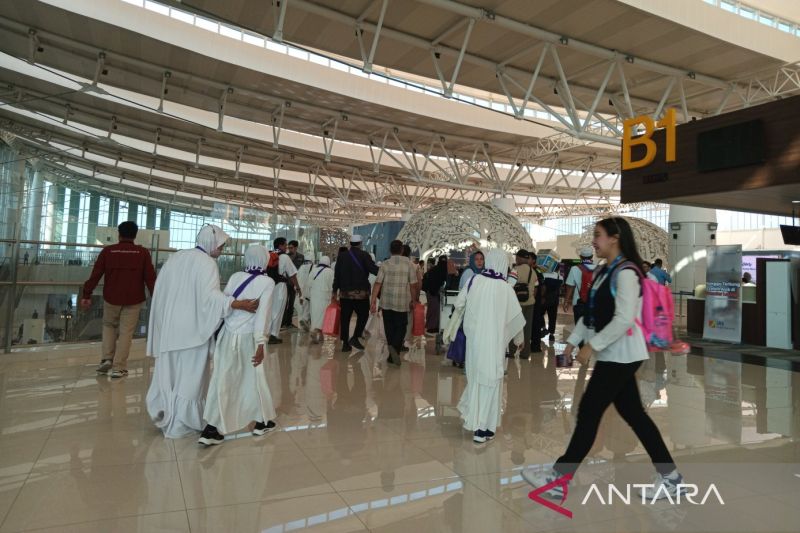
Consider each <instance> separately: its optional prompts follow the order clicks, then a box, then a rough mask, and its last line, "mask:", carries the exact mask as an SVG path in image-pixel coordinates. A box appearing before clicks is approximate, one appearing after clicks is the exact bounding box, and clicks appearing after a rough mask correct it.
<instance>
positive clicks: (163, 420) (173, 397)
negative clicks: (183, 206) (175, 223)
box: [147, 225, 233, 439]
mask: <svg viewBox="0 0 800 533" xmlns="http://www.w3.org/2000/svg"><path fill="white" fill-rule="evenodd" d="M227 239H228V236H227V235H226V234H225V233H224V232H223V231H222V229H221V228H219V227H217V226H210V225H209V226H204V227H203V228H202V229H201V230H200V233H199V234H198V236H197V244H198V247H199V248H194V249H192V250H182V251H180V252H177V253H176V254H175V255H173V256H172V257H170V258H169V260H167V262H166V263H165V264H164V266H163V267H162V269H161V272H160V273H159V274H158V278H157V279H156V286H155V290H154V291H153V300H152V303H151V309H150V322H149V326H148V335H147V355H149V356H150V357H153V358H155V365H154V369H153V379H152V381H151V382H150V388H149V389H148V391H147V412H148V414H149V415H150V418H152V419H153V422H154V423H155V425H156V426H157V427H158V428H159V429H161V431H163V432H164V436H165V437H167V438H173V439H177V438H181V437H185V436H187V435H191V434H193V433H194V432H196V431H200V430H202V429H203V407H204V405H205V396H206V390H207V387H208V377H209V372H208V371H209V353H210V350H211V349H212V341H213V338H212V337H213V335H214V331H216V329H217V327H219V324H220V321H221V320H222V319H223V318H225V317H226V316H227V315H228V314H229V313H230V311H231V303H233V298H232V297H230V296H228V295H226V294H223V292H222V291H221V290H220V288H219V268H218V267H217V262H216V260H215V259H213V258H212V257H210V256H209V253H210V252H212V251H213V250H215V249H216V248H218V247H220V246H222V244H224V243H225V241H226V240H227Z"/></svg>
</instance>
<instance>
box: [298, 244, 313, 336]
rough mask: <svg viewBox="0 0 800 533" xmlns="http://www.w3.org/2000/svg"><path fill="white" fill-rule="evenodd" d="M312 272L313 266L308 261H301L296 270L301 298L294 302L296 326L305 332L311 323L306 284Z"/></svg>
mask: <svg viewBox="0 0 800 533" xmlns="http://www.w3.org/2000/svg"><path fill="white" fill-rule="evenodd" d="M312 270H314V264H313V263H312V262H311V261H310V260H308V259H306V260H305V261H303V264H302V265H300V268H298V269H297V284H298V285H299V286H300V292H301V293H302V295H303V296H302V297H301V298H297V299H296V300H295V309H296V310H297V317H298V319H297V321H298V324H299V325H300V328H302V329H304V330H305V331H308V329H309V323H310V322H311V303H310V302H309V297H308V295H309V291H308V283H309V281H311V271H312Z"/></svg>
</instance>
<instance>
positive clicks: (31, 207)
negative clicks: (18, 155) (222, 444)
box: [25, 170, 44, 248]
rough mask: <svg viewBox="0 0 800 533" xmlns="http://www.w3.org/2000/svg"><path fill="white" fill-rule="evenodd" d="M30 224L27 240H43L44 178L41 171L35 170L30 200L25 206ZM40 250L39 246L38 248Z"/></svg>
mask: <svg viewBox="0 0 800 533" xmlns="http://www.w3.org/2000/svg"><path fill="white" fill-rule="evenodd" d="M25 207H26V209H27V211H26V212H25V213H26V215H27V219H28V222H27V224H26V225H25V226H26V228H27V232H26V233H25V239H26V240H29V241H38V240H41V238H42V211H43V208H44V177H43V175H42V171H41V170H34V172H33V173H32V175H31V180H30V186H29V187H28V199H27V205H26V206H25ZM36 247H37V248H38V245H37V246H36Z"/></svg>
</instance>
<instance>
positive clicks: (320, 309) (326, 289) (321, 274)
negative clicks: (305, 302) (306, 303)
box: [308, 256, 333, 331]
mask: <svg viewBox="0 0 800 533" xmlns="http://www.w3.org/2000/svg"><path fill="white" fill-rule="evenodd" d="M330 262H331V260H330V258H328V257H327V256H326V257H323V258H322V260H320V264H319V266H317V267H314V269H313V270H312V272H311V276H310V278H309V279H310V281H309V283H308V291H309V295H310V296H311V331H316V330H321V329H322V320H323V318H324V317H325V309H327V308H328V306H329V305H330V303H331V296H332V294H333V269H332V268H331V267H330Z"/></svg>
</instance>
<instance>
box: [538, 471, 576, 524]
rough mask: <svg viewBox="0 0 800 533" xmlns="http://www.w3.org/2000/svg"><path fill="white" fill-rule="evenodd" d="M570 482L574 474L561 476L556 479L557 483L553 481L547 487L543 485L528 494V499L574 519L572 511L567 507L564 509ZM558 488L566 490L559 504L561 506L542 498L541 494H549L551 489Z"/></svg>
mask: <svg viewBox="0 0 800 533" xmlns="http://www.w3.org/2000/svg"><path fill="white" fill-rule="evenodd" d="M570 481H572V474H567V475H564V476H561V477H560V478H558V479H556V480H555V481H551V482H550V483H548V484H547V485H543V486H541V487H539V488H538V489H534V490H532V491H531V492H530V493H529V494H528V498H530V499H531V500H533V501H535V502H536V503H539V504H541V505H544V506H545V507H547V508H548V509H552V510H553V511H555V512H557V513H561V514H563V515H564V516H566V517H567V518H572V511H570V510H569V509H567V508H566V507H562V505H563V503H564V502H565V501H566V500H567V493H568V492H569V482H570ZM558 486H560V487H562V488H563V489H564V496H563V497H562V498H561V501H560V502H559V505H556V504H555V503H553V502H552V501H551V500H546V499H544V498H542V497H541V496H540V494H542V493H543V492H547V491H548V490H550V489H552V488H554V487H558Z"/></svg>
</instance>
